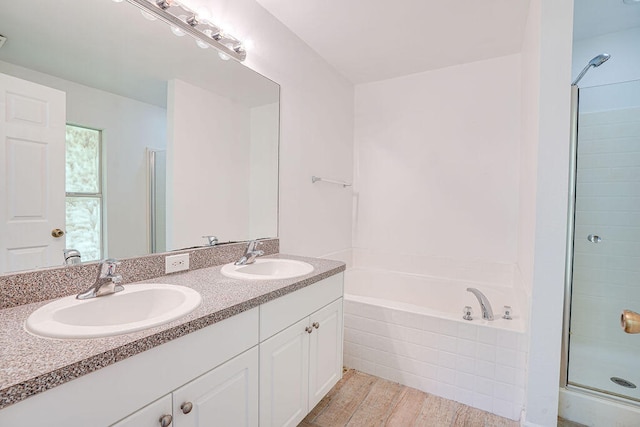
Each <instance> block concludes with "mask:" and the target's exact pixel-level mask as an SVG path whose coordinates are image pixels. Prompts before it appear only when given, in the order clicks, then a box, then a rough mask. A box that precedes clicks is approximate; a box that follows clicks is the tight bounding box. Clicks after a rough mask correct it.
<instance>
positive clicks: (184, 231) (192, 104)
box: [167, 80, 250, 250]
mask: <svg viewBox="0 0 640 427" xmlns="http://www.w3.org/2000/svg"><path fill="white" fill-rule="evenodd" d="M202 112H206V120H203V118H204V117H203V115H202ZM249 116H250V115H249V108H248V107H245V106H244V105H241V104H238V103H235V102H233V101H231V100H229V99H227V98H223V97H221V96H219V95H217V94H215V93H213V92H209V91H207V90H205V89H202V88H200V87H197V86H193V85H191V84H189V83H186V82H183V81H181V80H172V81H170V82H169V90H168V102H167V126H168V137H167V249H169V250H174V249H180V248H186V247H191V246H198V245H202V244H204V243H205V242H204V239H203V238H202V236H204V235H215V236H217V237H218V239H219V240H220V241H221V242H225V241H229V240H232V241H238V240H246V239H248V238H249V235H248V231H249V197H248V191H247V190H248V188H249V170H250V164H249V144H250V131H249V120H250V118H249ZM202 224H206V226H207V227H208V228H206V229H205V228H203V225H202Z"/></svg>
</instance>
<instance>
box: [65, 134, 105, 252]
mask: <svg viewBox="0 0 640 427" xmlns="http://www.w3.org/2000/svg"><path fill="white" fill-rule="evenodd" d="M101 140H102V132H101V131H99V130H95V129H88V128H84V127H79V126H72V125H67V142H66V186H65V189H66V196H67V197H66V239H67V240H66V246H67V248H74V249H77V250H79V251H80V253H81V254H82V261H95V260H99V259H101V258H102V176H101V170H102V168H101V165H102V158H101V157H102V156H101Z"/></svg>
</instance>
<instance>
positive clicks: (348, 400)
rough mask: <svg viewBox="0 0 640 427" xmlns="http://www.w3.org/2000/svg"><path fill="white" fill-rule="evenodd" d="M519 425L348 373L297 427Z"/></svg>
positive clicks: (381, 380)
mask: <svg viewBox="0 0 640 427" xmlns="http://www.w3.org/2000/svg"><path fill="white" fill-rule="evenodd" d="M519 425H520V423H519V422H517V421H512V420H509V419H506V418H501V417H499V416H497V415H494V414H490V413H488V412H484V411H481V410H479V409H475V408H472V407H470V406H467V405H463V404H462V403H458V402H454V401H452V400H447V399H443V398H442V397H438V396H434V395H432V394H428V393H424V392H422V391H419V390H416V389H413V388H410V387H406V386H403V385H400V384H398V383H394V382H391V381H387V380H384V379H382V378H377V377H374V376H371V375H367V374H364V373H362V372H359V371H356V370H353V369H350V370H348V371H346V372H345V373H344V376H343V378H342V380H341V381H340V382H339V383H338V384H336V386H335V387H334V388H333V389H332V390H331V391H330V392H329V394H327V395H326V396H325V398H324V399H322V400H321V401H320V403H318V405H317V406H316V407H315V408H313V410H312V411H311V413H310V414H309V415H307V417H306V418H305V419H304V420H303V421H302V423H300V424H299V427H341V426H349V427H374V426H394V427H410V426H415V427H418V426H419V427H449V426H464V427H467V426H468V427H476V426H477V427H517V426H519Z"/></svg>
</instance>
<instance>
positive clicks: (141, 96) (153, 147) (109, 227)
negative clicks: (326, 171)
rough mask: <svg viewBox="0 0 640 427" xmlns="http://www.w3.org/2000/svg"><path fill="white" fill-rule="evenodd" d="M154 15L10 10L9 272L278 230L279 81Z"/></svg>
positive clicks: (2, 50)
mask: <svg viewBox="0 0 640 427" xmlns="http://www.w3.org/2000/svg"><path fill="white" fill-rule="evenodd" d="M149 18H150V17H149V16H148V15H147V16H146V17H145V16H144V14H142V13H141V11H140V9H138V8H137V7H135V6H133V5H131V4H129V3H127V2H113V1H107V0H101V1H86V0H65V1H59V2H56V1H41V0H20V1H8V2H2V4H1V5H0V34H1V35H2V36H4V37H6V42H5V43H4V45H3V46H2V47H0V98H1V99H0V139H1V144H2V147H0V274H2V273H7V272H13V271H22V270H30V269H34V268H41V267H49V266H56V265H62V264H63V261H64V250H65V249H76V250H78V251H79V252H80V254H81V260H82V261H83V262H87V261H95V260H98V259H101V258H106V257H112V258H126V257H133V256H139V255H144V254H148V253H152V252H165V251H171V250H177V249H182V248H187V247H194V246H203V245H206V244H207V239H206V238H204V237H203V236H207V235H215V236H217V237H218V239H219V241H220V242H226V241H241V240H248V239H255V238H263V237H275V236H277V217H278V212H277V209H278V132H279V125H278V124H279V86H278V85H277V84H276V83H274V82H272V81H270V80H269V79H267V78H265V77H263V76H261V75H259V74H257V73H256V72H254V71H252V70H250V69H248V68H247V67H245V66H244V65H242V64H241V63H239V62H236V61H235V60H223V59H221V58H220V57H219V55H218V54H217V52H216V51H215V50H214V49H212V48H208V49H204V48H203V44H202V43H199V45H200V46H198V44H197V43H196V40H195V39H193V38H192V37H190V36H189V35H182V36H180V32H179V31H175V28H174V29H172V28H171V27H170V26H168V25H167V24H165V23H163V22H161V21H160V20H151V19H149ZM205 46H206V45H205Z"/></svg>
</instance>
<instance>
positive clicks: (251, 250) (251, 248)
mask: <svg viewBox="0 0 640 427" xmlns="http://www.w3.org/2000/svg"><path fill="white" fill-rule="evenodd" d="M260 245H262V242H258V241H257V240H252V241H250V242H249V244H248V245H247V249H246V250H245V252H244V255H242V258H240V259H239V260H238V261H236V262H234V264H235V265H246V264H253V263H254V262H255V261H256V258H257V257H259V256H262V255H264V251H262V250H260V249H256V248H257V247H258V246H260Z"/></svg>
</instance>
